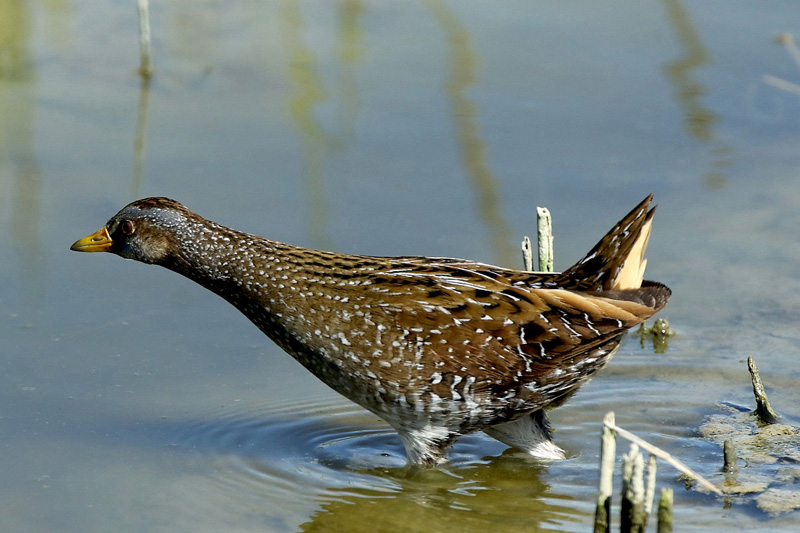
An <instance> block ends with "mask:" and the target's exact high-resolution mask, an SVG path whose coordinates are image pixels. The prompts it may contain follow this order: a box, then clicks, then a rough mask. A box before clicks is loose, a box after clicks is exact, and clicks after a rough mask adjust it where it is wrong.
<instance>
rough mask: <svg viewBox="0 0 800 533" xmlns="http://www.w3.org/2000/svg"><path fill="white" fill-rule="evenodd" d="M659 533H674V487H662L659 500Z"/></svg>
mask: <svg viewBox="0 0 800 533" xmlns="http://www.w3.org/2000/svg"><path fill="white" fill-rule="evenodd" d="M656 531H657V532H658V533H672V489H669V488H663V489H661V498H659V500H658V527H657V529H656Z"/></svg>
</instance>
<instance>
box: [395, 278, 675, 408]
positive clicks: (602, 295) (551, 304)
mask: <svg viewBox="0 0 800 533" xmlns="http://www.w3.org/2000/svg"><path fill="white" fill-rule="evenodd" d="M391 275H394V276H397V278H396V282H397V283H396V284H394V285H395V287H394V290H390V291H389V292H387V294H385V295H384V312H386V313H387V314H390V315H392V319H393V321H394V324H395V328H394V334H395V335H396V336H395V338H393V339H391V340H392V344H393V346H394V354H393V355H394V356H395V359H396V361H397V362H398V363H401V362H403V363H402V364H395V365H393V366H392V368H393V369H394V370H393V371H392V374H393V375H394V377H395V379H397V381H398V382H400V383H403V382H406V380H411V381H412V382H413V381H414V376H416V379H423V380H429V381H430V385H431V387H432V391H433V392H434V393H435V394H436V395H438V396H439V397H441V398H455V399H459V398H460V397H463V396H466V395H467V394H469V393H471V394H478V395H480V394H483V393H493V394H492V395H493V396H494V395H495V394H496V393H497V391H510V390H516V391H517V394H518V395H519V398H520V400H523V399H524V400H526V401H532V402H535V403H547V402H548V401H550V400H552V399H554V398H555V397H557V396H559V395H561V394H563V393H564V391H567V390H569V389H570V388H572V387H574V386H577V385H579V384H580V383H581V382H583V381H585V380H586V379H588V377H589V376H590V375H591V374H592V373H593V372H594V371H595V370H596V369H597V368H600V367H602V365H603V364H604V363H605V362H606V361H607V359H608V357H610V355H611V353H613V349H614V348H615V347H616V343H617V342H618V337H619V336H620V335H621V334H622V333H623V332H624V331H625V330H627V329H628V328H630V327H632V326H634V325H636V324H639V323H641V322H642V321H644V320H645V319H646V318H648V317H650V316H652V315H653V314H654V313H656V312H657V311H658V310H659V309H660V308H661V307H663V305H664V304H665V303H666V298H667V297H668V289H666V288H665V287H662V286H660V285H654V286H647V287H644V288H641V289H635V290H620V291H608V292H590V293H586V292H576V291H570V290H564V289H525V288H521V287H514V286H510V285H508V284H507V280H505V279H501V278H499V277H498V278H494V279H488V278H486V277H485V276H480V275H478V276H473V277H472V279H470V278H468V277H467V276H466V275H465V274H463V273H461V274H460V275H457V276H449V275H443V274H442V272H441V271H440V272H439V273H437V274H436V275H432V274H428V275H425V276H423V274H422V273H421V272H419V271H414V272H410V271H404V272H394V273H392V274H391ZM423 278H424V279H423ZM411 279H413V282H411ZM391 285H392V284H391V283H390V284H389V286H391ZM381 286H382V287H383V288H384V289H386V288H387V280H383V282H382V284H381ZM396 297H397V298H399V297H402V300H403V302H402V306H401V305H397V306H394V305H392V301H393V299H394V298H396ZM391 333H392V332H387V334H391ZM610 344H613V346H609V345H610ZM412 367H413V369H414V371H413V372H411V371H410V369H411V368H412ZM426 385H427V383H426Z"/></svg>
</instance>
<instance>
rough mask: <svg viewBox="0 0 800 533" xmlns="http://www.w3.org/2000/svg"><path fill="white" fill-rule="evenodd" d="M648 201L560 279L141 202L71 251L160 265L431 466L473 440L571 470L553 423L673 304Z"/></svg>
mask: <svg viewBox="0 0 800 533" xmlns="http://www.w3.org/2000/svg"><path fill="white" fill-rule="evenodd" d="M652 200H653V195H652V194H650V195H649V196H647V197H646V198H645V199H644V200H643V201H642V202H641V203H639V204H638V205H637V206H636V207H635V208H634V209H633V210H632V211H631V212H630V213H628V214H627V215H626V216H625V217H623V218H622V219H621V220H620V222H618V223H617V224H616V225H615V226H614V227H613V228H611V230H609V231H608V233H607V234H606V235H605V236H604V237H603V238H602V239H601V240H600V241H599V242H598V243H597V244H596V245H595V246H594V248H592V249H591V250H590V251H589V253H588V254H586V256H584V257H583V259H581V260H580V261H578V262H577V263H575V264H574V265H573V266H571V267H569V268H567V269H566V270H564V271H563V272H560V273H545V272H529V271H520V270H513V269H509V268H502V267H498V266H493V265H489V264H485V263H481V262H477V261H470V260H464V259H454V258H446V257H422V256H399V257H378V256H368V255H351V254H345V253H337V252H330V251H321V250H315V249H310V248H304V247H300V246H295V245H291V244H285V243H282V242H278V241H275V240H270V239H266V238H263V237H258V236H256V235H253V234H249V233H245V232H242V231H237V230H235V229H231V228H228V227H225V226H223V225H221V224H218V223H216V222H212V221H210V220H207V219H205V218H203V217H201V216H200V215H197V214H195V213H194V212H192V211H190V210H189V209H187V208H186V207H184V206H183V205H182V204H180V203H179V202H177V201H175V200H171V199H169V198H163V197H153V198H145V199H141V200H137V201H134V202H132V203H130V204H129V205H127V206H125V207H124V208H123V209H121V210H120V211H119V212H118V213H117V214H116V215H114V216H113V217H111V219H110V220H109V221H108V222H107V223H106V224H105V225H104V226H103V227H101V228H100V229H99V230H98V231H97V232H96V233H94V234H91V235H89V236H87V237H84V238H83V239H80V240H78V241H76V242H75V243H74V244H73V245H72V246H71V249H72V250H75V251H79V252H109V253H112V254H116V255H118V256H120V257H123V258H126V259H133V260H135V261H139V262H142V263H146V264H154V265H160V266H162V267H165V268H167V269H169V270H172V271H174V272H176V273H178V274H181V275H183V276H185V277H187V278H189V279H190V280H193V281H195V282H196V283H198V284H200V285H202V286H203V287H205V288H206V289H208V290H210V291H212V292H214V293H216V294H217V295H219V296H221V297H222V298H223V299H225V300H227V301H228V302H229V303H231V304H232V305H233V306H235V307H236V308H237V309H238V310H239V311H240V312H241V313H242V314H244V315H245V316H246V317H247V318H248V319H250V321H252V322H253V323H254V324H255V325H256V326H257V327H258V328H259V329H260V330H261V331H262V332H263V333H265V334H266V335H267V336H268V337H269V338H270V339H272V341H274V342H275V343H276V344H277V345H278V346H279V347H280V348H282V349H283V350H284V351H286V352H288V353H289V354H290V355H291V356H293V357H294V358H295V359H296V360H297V361H298V362H299V363H300V364H302V365H303V366H304V367H305V368H306V369H308V370H309V371H310V372H311V373H312V374H314V375H315V376H316V377H317V378H319V379H320V380H321V381H323V382H324V383H325V384H327V385H328V386H329V387H331V388H332V389H333V390H335V391H337V392H338V393H340V394H341V395H343V396H345V397H346V398H348V399H349V400H351V401H353V402H355V403H356V404H358V405H360V406H362V407H364V408H365V409H367V410H368V411H371V412H372V413H374V414H375V415H377V416H378V417H380V418H382V419H383V420H384V421H385V422H387V423H388V424H389V425H390V426H391V427H392V428H393V429H394V430H395V431H396V432H397V433H398V434H399V437H400V440H401V441H402V443H403V445H404V448H405V450H406V454H407V456H408V461H409V463H411V464H414V465H429V466H436V465H439V464H442V463H444V462H445V461H446V460H447V454H448V449H449V447H450V446H451V445H452V444H453V442H454V441H455V440H456V439H457V438H459V437H460V436H463V435H466V434H470V433H473V432H477V431H483V432H484V433H485V434H487V435H489V436H490V437H493V438H495V439H497V440H499V441H501V442H503V443H505V444H506V445H508V446H510V447H512V448H516V449H518V450H521V451H523V452H525V453H527V454H529V455H530V456H533V457H535V458H537V459H540V460H543V461H550V460H558V459H564V458H565V457H566V455H565V452H564V450H563V449H561V448H560V447H559V446H558V445H557V444H556V443H555V442H554V441H553V439H552V432H551V428H550V425H549V422H548V419H547V415H546V411H547V410H549V409H552V408H553V407H556V406H558V405H560V404H562V403H563V402H564V401H565V400H566V399H567V398H568V397H569V396H571V395H572V394H573V393H574V392H575V391H576V390H577V389H578V387H580V386H581V385H582V384H584V383H585V382H587V381H588V380H589V379H590V378H591V377H592V376H593V375H594V374H595V373H596V372H597V371H598V370H600V369H601V368H602V367H604V366H605V365H606V364H607V363H608V362H609V360H610V359H611V357H612V356H613V355H614V353H615V352H616V351H617V349H618V348H619V346H620V342H621V341H622V339H623V338H624V336H625V333H626V331H627V330H628V329H629V328H631V327H633V326H635V325H638V324H640V323H642V322H643V321H645V320H646V319H648V318H649V317H651V316H652V315H654V314H655V313H657V312H658V311H660V310H661V309H662V308H663V307H664V306H665V305H666V304H667V301H668V300H669V298H670V295H671V291H670V289H669V288H668V287H666V286H665V285H663V284H661V283H658V282H655V281H647V280H643V275H644V270H645V267H646V264H647V261H646V260H645V258H644V253H645V249H646V247H647V243H648V240H649V237H650V233H651V228H652V221H653V215H654V213H655V206H652V207H651V203H652Z"/></svg>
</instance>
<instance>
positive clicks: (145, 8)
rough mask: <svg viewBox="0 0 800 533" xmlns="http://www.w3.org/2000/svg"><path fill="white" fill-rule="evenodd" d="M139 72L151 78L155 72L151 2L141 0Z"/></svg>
mask: <svg viewBox="0 0 800 533" xmlns="http://www.w3.org/2000/svg"><path fill="white" fill-rule="evenodd" d="M139 56H140V64H139V74H140V75H141V76H144V77H145V78H149V77H150V76H151V75H152V74H153V70H152V67H151V66H150V3H149V0H139Z"/></svg>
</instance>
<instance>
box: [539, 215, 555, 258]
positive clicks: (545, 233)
mask: <svg viewBox="0 0 800 533" xmlns="http://www.w3.org/2000/svg"><path fill="white" fill-rule="evenodd" d="M536 220H537V231H536V235H537V236H538V238H539V239H538V240H539V270H540V271H542V272H552V271H553V219H552V217H551V216H550V210H548V209H547V208H546V207H537V208H536Z"/></svg>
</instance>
